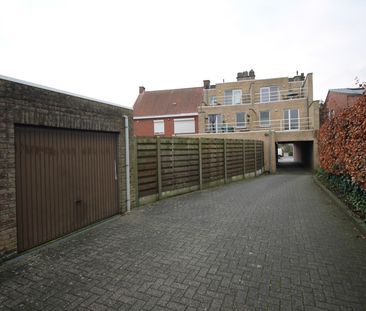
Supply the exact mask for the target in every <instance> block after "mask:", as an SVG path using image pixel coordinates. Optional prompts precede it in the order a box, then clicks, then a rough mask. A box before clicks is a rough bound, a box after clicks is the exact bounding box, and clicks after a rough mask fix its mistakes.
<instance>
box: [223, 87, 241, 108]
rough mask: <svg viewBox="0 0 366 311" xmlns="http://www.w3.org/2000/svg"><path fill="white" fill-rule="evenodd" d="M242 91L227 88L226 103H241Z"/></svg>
mask: <svg viewBox="0 0 366 311" xmlns="http://www.w3.org/2000/svg"><path fill="white" fill-rule="evenodd" d="M241 97H242V91H241V90H225V92H224V104H225V105H238V104H241Z"/></svg>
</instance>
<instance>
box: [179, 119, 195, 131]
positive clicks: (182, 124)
mask: <svg viewBox="0 0 366 311" xmlns="http://www.w3.org/2000/svg"><path fill="white" fill-rule="evenodd" d="M195 132H196V126H195V122H194V118H185V119H174V134H190V133H195Z"/></svg>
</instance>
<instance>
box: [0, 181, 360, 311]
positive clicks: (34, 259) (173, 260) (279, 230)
mask: <svg viewBox="0 0 366 311" xmlns="http://www.w3.org/2000/svg"><path fill="white" fill-rule="evenodd" d="M360 235H361V234H360V232H358V231H357V229H356V228H355V227H354V225H353V223H352V222H351V221H350V220H349V218H348V217H347V216H346V215H345V214H343V212H342V211H340V210H339V209H338V208H337V207H335V206H334V204H333V203H332V202H331V201H330V199H328V197H326V196H325V194H323V192H322V191H321V190H320V189H319V188H318V187H317V186H316V185H315V184H314V182H313V180H312V177H311V175H309V174H277V175H271V176H262V177H260V178H257V179H251V180H247V181H243V182H237V183H233V184H230V185H227V186H223V187H218V188H213V189H209V190H206V191H202V192H196V193H191V194H188V195H184V196H180V197H176V198H172V199H168V200H165V201H162V202H159V203H156V204H152V205H149V206H146V207H144V208H140V209H136V210H134V211H133V212H132V213H130V214H129V215H126V216H123V217H116V218H113V219H112V220H110V221H108V222H105V223H103V224H101V225H98V226H95V227H93V228H91V229H90V230H88V231H84V232H81V233H79V234H76V235H73V236H71V237H69V238H66V239H63V240H61V241H58V242H56V243H52V244H50V245H48V246H45V247H41V248H39V249H38V250H35V251H32V252H30V253H28V254H25V255H23V256H20V257H18V258H16V259H13V260H10V261H8V262H6V263H4V264H3V265H2V266H0V282H1V283H0V305H1V307H0V310H13V309H15V310H187V311H190V310H306V311H308V310H309V311H310V310H311V311H316V310H319V311H320V310H337V311H342V310H363V311H364V310H366V265H365V264H366V240H363V239H362V238H360ZM361 237H362V236H361Z"/></svg>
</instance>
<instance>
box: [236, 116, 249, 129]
mask: <svg viewBox="0 0 366 311" xmlns="http://www.w3.org/2000/svg"><path fill="white" fill-rule="evenodd" d="M239 113H242V114H244V121H243V122H240V123H242V125H238V123H239V122H238V114H239ZM235 126H236V128H246V127H247V114H246V112H237V113H236V114H235Z"/></svg>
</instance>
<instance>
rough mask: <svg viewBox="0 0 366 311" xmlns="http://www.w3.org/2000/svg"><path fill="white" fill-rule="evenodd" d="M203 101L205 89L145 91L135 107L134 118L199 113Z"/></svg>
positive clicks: (140, 95)
mask: <svg viewBox="0 0 366 311" xmlns="http://www.w3.org/2000/svg"><path fill="white" fill-rule="evenodd" d="M202 99H203V87H192V88H186V89H175V90H162V91H144V92H143V93H141V94H139V96H138V97H137V99H136V102H135V104H134V106H133V116H134V117H147V116H162V115H176V114H185V113H187V114H188V113H197V112H198V106H199V105H200V104H201V102H202Z"/></svg>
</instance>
